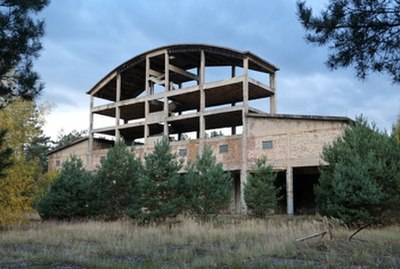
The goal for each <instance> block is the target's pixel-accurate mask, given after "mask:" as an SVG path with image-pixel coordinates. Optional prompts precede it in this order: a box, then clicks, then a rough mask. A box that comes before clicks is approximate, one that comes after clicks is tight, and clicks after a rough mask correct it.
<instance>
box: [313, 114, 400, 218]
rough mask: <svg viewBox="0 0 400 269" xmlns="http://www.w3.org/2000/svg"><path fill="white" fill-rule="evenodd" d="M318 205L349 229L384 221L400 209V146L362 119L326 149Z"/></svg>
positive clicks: (323, 156)
mask: <svg viewBox="0 0 400 269" xmlns="http://www.w3.org/2000/svg"><path fill="white" fill-rule="evenodd" d="M322 159H323V160H324V161H325V162H326V163H328V165H327V166H323V167H322V168H321V169H320V171H321V177H320V181H319V184H318V185H317V186H315V188H314V191H315V195H316V202H317V205H318V207H319V209H320V211H321V213H322V214H323V215H327V216H330V217H334V218H338V219H341V220H342V221H344V222H345V223H346V224H348V225H355V226H357V225H362V224H365V223H370V222H375V221H378V220H382V217H383V216H385V215H387V213H390V212H394V211H396V210H397V211H398V208H399V207H400V177H399V175H400V146H399V144H398V143H396V141H395V139H394V137H390V136H389V135H388V134H386V133H381V132H379V131H378V130H377V129H376V127H375V126H372V127H371V126H370V125H369V124H368V122H367V121H366V119H365V118H363V117H359V118H358V119H357V120H356V122H355V124H354V125H353V126H350V127H349V128H347V129H346V130H345V133H344V135H343V137H341V138H338V139H337V140H336V141H334V143H333V144H332V145H329V146H326V147H324V149H323V152H322Z"/></svg>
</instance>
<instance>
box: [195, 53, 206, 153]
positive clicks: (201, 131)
mask: <svg viewBox="0 0 400 269" xmlns="http://www.w3.org/2000/svg"><path fill="white" fill-rule="evenodd" d="M205 68H206V56H205V53H204V51H203V50H202V51H201V52H200V70H199V73H200V76H199V77H200V79H199V89H200V119H199V122H200V123H199V124H200V126H199V134H198V136H197V137H198V138H200V142H199V154H201V153H202V152H203V150H204V139H205V137H206V119H205V118H204V111H205V109H206V95H205V93H204V82H205Z"/></svg>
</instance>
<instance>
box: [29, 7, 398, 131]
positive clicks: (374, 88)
mask: <svg viewBox="0 0 400 269" xmlns="http://www.w3.org/2000/svg"><path fill="white" fill-rule="evenodd" d="M307 3H308V4H309V5H311V6H312V7H313V8H314V9H315V10H316V11H318V10H321V9H322V8H323V7H324V6H325V5H326V3H327V1H322V0H308V1H307ZM39 17H41V18H43V19H44V20H45V23H46V35H45V36H44V37H43V39H42V44H43V47H44V49H43V51H42V52H41V55H40V58H39V59H38V60H37V61H36V62H35V69H36V71H37V72H38V73H39V74H40V76H41V79H42V81H43V82H44V83H45V89H44V91H43V92H42V96H41V99H40V100H41V102H47V103H51V104H52V106H53V109H52V111H51V113H50V114H49V115H48V116H47V117H46V119H47V122H46V125H45V128H44V131H45V133H46V134H47V135H48V136H51V137H52V138H56V136H57V134H58V133H59V132H60V131H61V129H63V130H64V132H65V133H68V132H70V131H72V130H74V129H75V130H78V131H80V130H85V129H88V127H89V96H88V95H87V94H86V92H87V91H88V90H89V89H91V88H92V87H93V86H94V85H95V84H96V83H97V82H98V81H99V80H101V79H102V78H103V77H104V76H105V75H107V74H108V73H109V72H110V71H111V70H113V69H114V68H115V67H117V66H119V65H120V64H121V63H123V62H125V61H127V60H129V59H130V58H132V57H135V56H136V55H139V54H141V53H143V52H145V51H148V50H151V49H154V48H158V47H162V46H166V45H172V44H181V43H201V44H210V45H216V46H223V47H228V48H232V49H235V50H239V51H251V52H252V53H254V54H256V55H258V56H260V57H261V58H263V59H265V60H267V61H269V62H270V63H272V64H274V65H275V66H277V67H279V69H280V70H279V71H278V73H277V76H276V80H277V112H278V113H282V114H301V115H328V116H346V117H350V118H352V119H354V118H355V116H357V115H360V114H363V115H364V116H366V117H367V118H368V120H370V121H372V122H375V123H376V125H377V126H378V128H380V129H382V130H383V129H386V130H388V131H390V129H391V126H392V124H393V123H394V121H395V119H396V117H397V115H399V114H400V85H393V84H391V81H390V77H388V76H385V75H377V74H372V75H370V76H369V77H368V78H367V80H365V81H360V80H359V79H357V78H356V77H355V71H354V70H353V69H352V68H348V69H340V70H336V71H331V70H329V69H328V68H327V67H326V65H325V61H326V59H327V49H326V48H324V47H316V46H314V45H311V44H308V43H307V42H306V40H305V38H304V34H305V32H304V29H303V28H302V26H301V25H300V23H299V21H298V20H297V17H296V1H295V0H284V1H282V0H269V1H264V0H246V1H244V0H201V1H200V0H168V1H167V0H152V1H143V0H142V1H139V0H136V1H132V0H118V1H110V0H64V1H61V0H52V1H51V3H50V5H49V6H48V7H47V8H46V9H45V10H43V11H42V12H41V13H40V14H39Z"/></svg>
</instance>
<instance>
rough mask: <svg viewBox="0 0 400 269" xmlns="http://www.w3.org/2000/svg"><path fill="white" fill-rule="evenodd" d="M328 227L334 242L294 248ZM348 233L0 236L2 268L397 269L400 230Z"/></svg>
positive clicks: (81, 230)
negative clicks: (355, 234) (297, 240)
mask: <svg viewBox="0 0 400 269" xmlns="http://www.w3.org/2000/svg"><path fill="white" fill-rule="evenodd" d="M328 224H329V225H331V227H332V233H333V236H334V237H333V239H330V238H329V236H325V237H324V238H320V237H316V238H311V239H308V240H304V241H301V242H296V239H298V238H301V237H305V236H308V235H311V234H313V233H316V232H320V231H324V230H326V229H327V226H328ZM352 232H353V231H352V230H348V229H345V228H343V227H339V226H336V225H333V224H332V223H328V222H327V221H326V220H324V219H322V218H318V217H296V218H288V217H285V216H273V217H271V218H269V219H268V220H262V221H261V220H252V219H245V218H243V217H241V218H238V217H223V218H221V219H219V220H218V221H217V222H215V223H213V224H197V223H196V222H194V221H192V220H188V219H182V220H181V221H180V222H178V223H174V224H172V225H162V226H150V227H142V226H138V225H136V224H134V223H132V222H130V221H117V222H95V221H88V222H78V223H60V222H33V223H30V224H28V225H23V226H18V227H13V228H10V229H8V230H3V231H1V232H0V268H31V269H39V268H41V269H43V268H59V269H78V268H226V269H228V268H232V269H233V268H235V269H240V268H400V227H399V226H391V227H387V228H384V229H365V230H363V231H361V232H360V233H359V234H357V236H356V237H355V238H356V240H352V241H348V237H349V235H350V234H351V233H352ZM362 240H363V241H362Z"/></svg>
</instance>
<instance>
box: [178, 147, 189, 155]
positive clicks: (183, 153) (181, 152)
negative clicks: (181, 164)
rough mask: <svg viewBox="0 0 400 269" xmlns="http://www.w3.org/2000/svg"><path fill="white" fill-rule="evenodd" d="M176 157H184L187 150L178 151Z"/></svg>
mask: <svg viewBox="0 0 400 269" xmlns="http://www.w3.org/2000/svg"><path fill="white" fill-rule="evenodd" d="M178 155H179V157H186V155H187V149H179V151H178Z"/></svg>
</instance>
